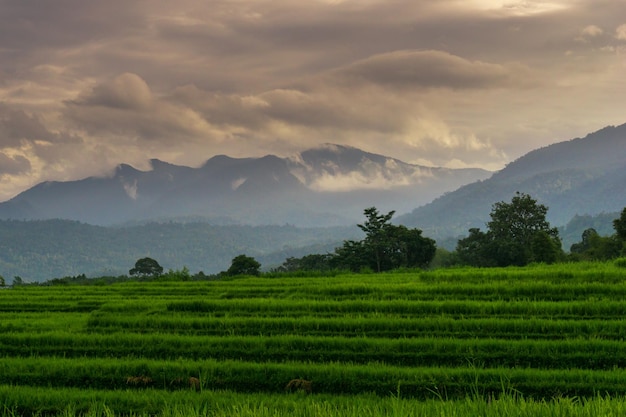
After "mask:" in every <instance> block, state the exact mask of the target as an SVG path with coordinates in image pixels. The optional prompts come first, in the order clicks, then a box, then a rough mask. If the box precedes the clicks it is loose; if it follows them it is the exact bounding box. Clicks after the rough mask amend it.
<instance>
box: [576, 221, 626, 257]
mask: <svg viewBox="0 0 626 417" xmlns="http://www.w3.org/2000/svg"><path fill="white" fill-rule="evenodd" d="M570 252H571V254H572V255H573V256H574V257H576V259H582V260H608V259H613V258H616V257H618V256H619V254H620V242H619V240H618V239H617V237H616V236H608V237H607V236H600V235H599V234H598V232H596V230H595V229H593V228H589V229H587V230H585V231H584V232H583V234H582V236H581V241H580V242H579V243H574V244H573V245H572V246H571V248H570Z"/></svg>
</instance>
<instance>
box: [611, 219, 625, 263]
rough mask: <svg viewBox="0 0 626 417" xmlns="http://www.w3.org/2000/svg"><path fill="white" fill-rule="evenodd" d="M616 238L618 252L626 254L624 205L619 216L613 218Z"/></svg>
mask: <svg viewBox="0 0 626 417" xmlns="http://www.w3.org/2000/svg"><path fill="white" fill-rule="evenodd" d="M613 228H614V229H615V237H616V240H618V241H619V242H620V254H621V255H626V207H624V209H623V210H622V213H621V214H620V216H619V218H617V219H615V220H613Z"/></svg>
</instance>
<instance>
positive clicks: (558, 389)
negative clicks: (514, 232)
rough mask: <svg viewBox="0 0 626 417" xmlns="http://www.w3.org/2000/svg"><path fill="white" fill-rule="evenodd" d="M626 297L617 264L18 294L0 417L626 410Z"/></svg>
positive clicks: (0, 337) (7, 339) (5, 347)
mask: <svg viewBox="0 0 626 417" xmlns="http://www.w3.org/2000/svg"><path fill="white" fill-rule="evenodd" d="M625 300H626V268H624V267H620V266H619V264H617V263H588V264H587V263H583V264H570V265H552V266H543V265H537V266H530V267H526V268H505V269H452V270H440V271H431V272H421V271H413V272H404V273H390V274H381V275H344V276H337V277H308V278H304V277H299V278H296V277H274V278H241V279H236V280H230V281H211V282H143V283H142V282H139V283H138V282H126V283H117V284H113V285H100V286H96V285H91V286H73V285H59V286H49V287H46V286H25V287H15V288H11V289H5V290H2V291H0V352H1V353H0V355H1V358H0V416H1V417H3V416H12V417H15V416H41V417H44V416H72V417H74V416H180V417H182V416H200V415H202V416H226V415H228V416H286V415H298V416H329V417H333V416H337V417H339V416H357V415H358V416H433V415H436V416H485V417H489V416H612V415H615V416H618V415H626V397H624V394H625V393H626V344H625V343H624V338H625V337H626V320H625V319H624V317H625V316H626V301H625ZM294 379H301V380H306V381H309V382H310V384H311V387H312V388H311V391H312V393H311V394H310V395H307V394H306V393H305V392H289V390H288V389H287V387H288V386H289V382H290V381H291V380H294ZM192 380H193V381H196V382H197V386H196V385H194V384H191V385H190V383H189V382H190V381H192ZM196 388H198V391H199V392H196Z"/></svg>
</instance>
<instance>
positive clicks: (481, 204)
mask: <svg viewBox="0 0 626 417" xmlns="http://www.w3.org/2000/svg"><path fill="white" fill-rule="evenodd" d="M624 184H626V124H624V125H621V126H617V127H606V128H604V129H602V130H599V131H597V132H595V133H591V134H589V135H587V136H586V137H584V138H578V139H572V140H569V141H565V142H560V143H556V144H554V145H551V146H547V147H545V148H541V149H537V150H534V151H532V152H529V153H528V154H526V155H524V156H522V157H521V158H519V159H517V160H516V161H513V162H512V163H510V164H509V165H507V166H506V167H505V168H504V169H502V170H501V171H498V172H496V173H495V174H494V175H493V176H491V177H490V178H489V179H486V180H483V181H477V182H474V183H472V184H469V185H466V186H463V187H461V188H459V189H458V190H456V191H454V192H451V193H447V194H445V195H443V196H441V197H439V198H437V199H435V200H434V201H433V202H432V203H430V204H427V205H425V206H422V207H419V208H417V209H415V210H413V211H412V212H411V213H409V214H407V215H404V216H399V217H398V219H397V221H398V222H400V223H402V224H405V225H407V226H411V227H418V228H420V229H422V230H423V231H424V234H425V235H428V236H431V237H433V238H435V239H437V240H438V241H441V240H443V239H446V238H450V237H451V238H453V239H458V237H460V236H465V235H467V232H468V230H469V229H470V228H474V227H477V228H484V227H485V223H486V222H487V221H488V220H489V212H490V211H491V207H492V205H493V204H495V203H497V202H499V201H508V200H510V199H511V197H512V196H513V195H514V194H515V193H516V192H522V193H526V194H530V195H532V196H533V197H534V198H536V199H537V200H538V201H539V202H540V203H541V204H544V205H546V206H548V207H549V212H548V220H549V221H550V222H551V223H552V224H553V225H554V226H559V227H560V226H564V225H565V224H567V222H569V221H570V220H571V219H572V218H574V217H575V216H577V215H578V216H584V215H599V214H602V213H612V212H618V211H620V210H622V208H623V207H624V206H626V192H625V191H624Z"/></svg>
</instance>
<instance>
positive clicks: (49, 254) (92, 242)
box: [0, 220, 362, 282]
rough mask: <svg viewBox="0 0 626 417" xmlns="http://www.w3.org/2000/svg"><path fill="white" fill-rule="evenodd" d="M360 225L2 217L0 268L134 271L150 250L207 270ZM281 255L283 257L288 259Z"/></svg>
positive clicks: (321, 242)
mask: <svg viewBox="0 0 626 417" xmlns="http://www.w3.org/2000/svg"><path fill="white" fill-rule="evenodd" d="M361 235H362V233H361V232H360V231H359V230H358V229H357V227H356V226H354V227H335V228H317V229H313V228H311V229H307V228H297V227H294V226H289V225H286V226H232V225H231V226H215V225H210V224H207V223H148V224H145V225H138V226H131V227H123V228H110V227H101V226H92V225H88V224H84V223H80V222H76V221H68V220H41V221H14V220H9V221H0V275H2V276H4V277H5V278H6V279H7V280H8V281H9V282H10V280H11V278H13V277H15V276H20V277H21V278H22V279H23V280H24V281H26V282H31V281H44V280H48V279H51V278H59V277H64V276H73V275H79V274H86V275H87V276H101V275H119V274H127V273H128V270H129V269H130V268H131V267H132V266H133V265H134V263H135V261H136V260H137V259H139V258H142V257H144V256H150V257H152V258H155V259H157V260H158V261H159V263H160V264H161V265H162V266H163V267H164V268H165V270H168V269H174V270H178V269H182V268H183V267H185V266H186V267H187V268H189V270H190V271H192V272H199V271H203V272H204V273H206V274H212V273H217V272H220V271H222V270H225V269H227V268H228V266H229V265H230V262H231V260H232V259H233V257H235V256H237V255H239V254H242V253H245V254H247V255H250V256H255V257H258V258H259V259H260V260H261V261H262V262H264V261H265V259H264V255H268V254H273V253H277V252H278V253H280V255H281V256H283V255H284V257H287V256H301V255H302V252H303V250H302V249H299V248H302V247H307V248H309V249H312V248H324V247H333V248H334V246H338V245H341V242H342V241H343V240H344V239H351V238H354V237H358V236H361ZM284 257H283V258H282V259H276V256H274V257H273V258H270V259H275V260H276V262H277V263H278V264H280V262H282V261H283V260H284Z"/></svg>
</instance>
